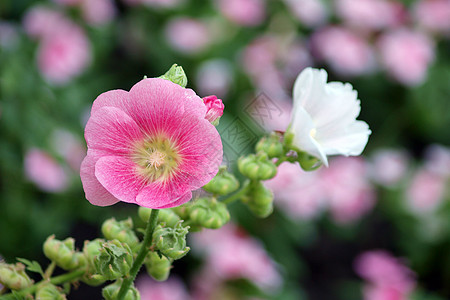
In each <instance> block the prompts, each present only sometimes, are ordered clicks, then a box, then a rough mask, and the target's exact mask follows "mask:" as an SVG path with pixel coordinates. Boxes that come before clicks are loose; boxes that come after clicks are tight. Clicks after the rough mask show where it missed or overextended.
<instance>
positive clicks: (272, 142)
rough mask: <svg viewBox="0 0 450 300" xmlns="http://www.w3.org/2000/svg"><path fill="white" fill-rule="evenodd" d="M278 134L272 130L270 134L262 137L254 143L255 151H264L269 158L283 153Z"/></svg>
mask: <svg viewBox="0 0 450 300" xmlns="http://www.w3.org/2000/svg"><path fill="white" fill-rule="evenodd" d="M280 138H281V137H280V135H279V134H278V133H276V132H272V133H271V134H270V136H268V137H264V138H262V139H261V140H260V141H259V142H258V143H257V144H256V151H257V152H265V153H267V156H268V157H269V158H274V157H281V156H283V154H284V149H283V144H282V143H281V141H280Z"/></svg>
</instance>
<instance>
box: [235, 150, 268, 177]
mask: <svg viewBox="0 0 450 300" xmlns="http://www.w3.org/2000/svg"><path fill="white" fill-rule="evenodd" d="M238 168H239V171H240V172H241V173H242V174H243V175H245V176H247V177H248V178H250V179H253V180H267V179H271V178H273V177H274V176H275V175H276V174H277V167H276V166H275V164H274V163H273V162H272V161H270V160H269V158H268V156H267V154H265V153H264V152H260V153H258V155H255V154H250V155H249V156H246V157H241V158H239V160H238Z"/></svg>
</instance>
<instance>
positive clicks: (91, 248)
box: [81, 239, 106, 286]
mask: <svg viewBox="0 0 450 300" xmlns="http://www.w3.org/2000/svg"><path fill="white" fill-rule="evenodd" d="M104 243H105V240H104V239H95V240H93V241H85V242H84V247H83V254H84V257H85V259H86V263H87V273H86V274H85V275H84V276H83V277H82V278H81V281H83V282H84V283H86V284H88V285H92V286H97V285H100V284H102V283H103V282H105V281H106V279H105V278H103V277H101V276H96V275H94V274H95V273H97V270H96V267H95V258H96V257H97V256H98V255H99V254H100V249H102V246H103V244H104Z"/></svg>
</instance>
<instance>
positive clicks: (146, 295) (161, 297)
mask: <svg viewBox="0 0 450 300" xmlns="http://www.w3.org/2000/svg"><path fill="white" fill-rule="evenodd" d="M136 288H137V290H138V291H139V294H140V295H141V299H142V300H188V299H191V298H190V297H189V294H188V292H187V290H186V287H185V286H184V284H183V282H182V281H181V280H180V279H179V278H178V277H174V276H171V277H170V278H169V279H168V280H166V281H164V282H159V281H156V280H154V279H152V278H151V277H149V276H146V275H145V276H140V277H139V278H138V279H137V280H136Z"/></svg>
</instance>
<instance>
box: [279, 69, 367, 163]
mask: <svg viewBox="0 0 450 300" xmlns="http://www.w3.org/2000/svg"><path fill="white" fill-rule="evenodd" d="M327 76H328V75H327V72H326V71H325V70H318V69H313V68H306V69H304V70H303V71H302V72H301V73H300V75H299V76H298V77H297V79H296V81H295V84H294V92H293V93H294V95H293V97H294V109H293V113H292V119H291V123H290V125H289V128H288V132H289V133H292V134H293V145H294V146H295V147H297V148H298V149H299V150H301V151H304V152H307V153H308V154H310V155H312V156H314V157H317V158H319V159H320V160H321V161H322V162H323V164H324V165H326V166H328V159H327V155H345V156H349V155H352V156H353V155H360V154H361V152H362V151H363V149H364V147H365V146H366V144H367V140H368V138H369V135H370V133H371V131H370V130H369V126H368V125H367V123H366V122H363V121H357V120H356V117H357V116H358V115H359V112H360V110H361V106H360V101H359V100H358V95H357V92H356V91H355V90H354V89H353V87H352V86H351V84H349V83H345V84H344V83H342V82H329V83H327Z"/></svg>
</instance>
